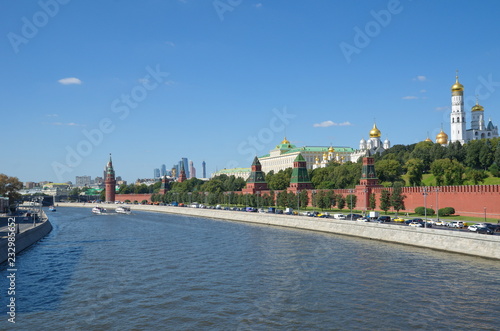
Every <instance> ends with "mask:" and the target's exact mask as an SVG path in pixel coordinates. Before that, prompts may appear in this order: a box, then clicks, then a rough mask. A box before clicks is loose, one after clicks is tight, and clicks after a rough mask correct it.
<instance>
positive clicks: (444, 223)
mask: <svg viewBox="0 0 500 331" xmlns="http://www.w3.org/2000/svg"><path fill="white" fill-rule="evenodd" d="M446 223H447V222H445V221H442V220H439V221H435V222H434V225H439V226H445V225H446Z"/></svg>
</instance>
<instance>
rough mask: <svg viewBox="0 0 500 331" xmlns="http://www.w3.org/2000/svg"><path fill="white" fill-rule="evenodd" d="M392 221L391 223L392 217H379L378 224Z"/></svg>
mask: <svg viewBox="0 0 500 331" xmlns="http://www.w3.org/2000/svg"><path fill="white" fill-rule="evenodd" d="M390 221H391V217H390V216H379V218H377V222H379V223H383V222H390Z"/></svg>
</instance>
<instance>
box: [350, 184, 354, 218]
mask: <svg viewBox="0 0 500 331" xmlns="http://www.w3.org/2000/svg"><path fill="white" fill-rule="evenodd" d="M349 193H351V205H350V207H351V221H352V196H353V193H354V190H349Z"/></svg>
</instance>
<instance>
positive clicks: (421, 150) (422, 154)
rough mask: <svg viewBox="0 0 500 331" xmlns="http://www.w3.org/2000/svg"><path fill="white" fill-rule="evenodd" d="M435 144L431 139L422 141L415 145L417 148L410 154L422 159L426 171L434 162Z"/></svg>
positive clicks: (414, 157)
mask: <svg viewBox="0 0 500 331" xmlns="http://www.w3.org/2000/svg"><path fill="white" fill-rule="evenodd" d="M433 145H434V144H433V143H432V142H430V141H421V142H419V143H417V144H416V145H415V148H414V149H413V151H412V152H411V154H410V157H411V158H412V159H420V160H422V162H423V165H424V171H425V172H427V171H428V170H429V168H430V164H431V163H432V155H431V151H432V146H433Z"/></svg>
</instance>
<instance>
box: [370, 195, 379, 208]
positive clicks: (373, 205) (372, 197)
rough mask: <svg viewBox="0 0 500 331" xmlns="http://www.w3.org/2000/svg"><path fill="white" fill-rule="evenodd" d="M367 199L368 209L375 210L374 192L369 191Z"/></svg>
mask: <svg viewBox="0 0 500 331" xmlns="http://www.w3.org/2000/svg"><path fill="white" fill-rule="evenodd" d="M369 199H370V201H369V204H370V210H375V208H376V207H377V199H376V198H375V193H370V198H369Z"/></svg>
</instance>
